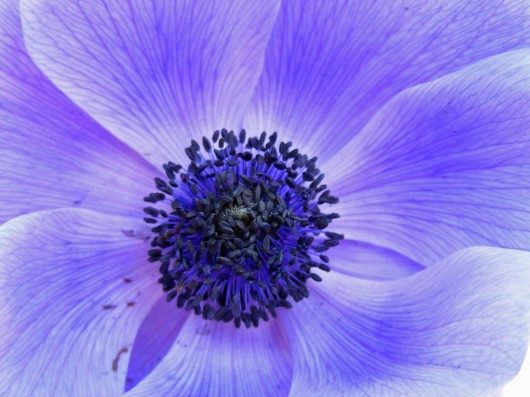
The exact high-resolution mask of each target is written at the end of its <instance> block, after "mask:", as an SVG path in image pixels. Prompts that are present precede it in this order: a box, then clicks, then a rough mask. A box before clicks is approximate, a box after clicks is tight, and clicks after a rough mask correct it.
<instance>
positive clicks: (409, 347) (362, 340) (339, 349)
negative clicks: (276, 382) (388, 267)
mask: <svg viewBox="0 0 530 397" xmlns="http://www.w3.org/2000/svg"><path fill="white" fill-rule="evenodd" d="M529 264H530V253H527V252H523V251H513V250H505V249H500V248H487V247H474V248H469V249H465V250H461V251H459V252H457V253H455V254H453V255H451V256H450V257H448V258H445V259H444V260H442V261H441V262H439V263H438V264H437V265H436V266H433V267H431V268H428V269H426V270H424V271H421V272H418V273H416V274H415V275H413V276H411V277H406V278H402V279H399V280H395V281H383V282H381V281H379V282H378V281H362V280H356V279H355V278H351V277H345V276H343V275H340V274H338V273H330V274H329V278H328V277H326V280H324V282H323V283H321V284H319V288H315V289H316V291H315V292H316V293H314V294H313V296H312V297H311V298H309V299H307V300H305V301H302V302H300V303H298V304H297V305H296V307H294V308H293V309H292V310H290V311H288V313H286V314H285V321H286V327H285V329H286V330H287V332H288V337H289V342H290V343H292V345H293V348H294V351H293V355H294V356H293V360H294V370H293V374H294V375H293V384H292V388H291V395H293V396H315V395H319V396H320V395H329V396H335V395H337V396H338V395H348V396H411V397H412V396H480V397H482V396H485V395H487V394H486V393H487V392H491V391H496V390H498V389H499V387H500V386H501V385H502V384H503V383H505V382H507V381H508V380H509V379H510V378H512V377H513V376H514V375H515V374H516V373H517V371H518V370H519V366H520V364H521V362H522V360H523V357H524V353H525V349H526V346H527V329H528V325H529V322H528V320H529V316H528V314H529V311H530V292H529V290H528V283H529V282H530V265H529ZM282 320H283V318H282Z"/></svg>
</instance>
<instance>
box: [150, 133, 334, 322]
mask: <svg viewBox="0 0 530 397" xmlns="http://www.w3.org/2000/svg"><path fill="white" fill-rule="evenodd" d="M276 140H277V133H276V132H275V133H273V134H271V135H270V136H269V137H268V139H267V134H266V133H265V132H263V133H262V134H261V136H260V137H252V138H249V139H246V134H245V131H244V130H242V131H241V132H240V133H239V134H238V135H237V136H236V134H234V133H233V132H232V131H230V132H229V131H227V130H225V129H223V130H222V131H215V133H214V134H213V137H212V141H213V143H212V142H211V141H210V140H209V139H208V138H203V139H202V146H203V148H204V150H203V151H201V147H200V145H199V144H198V143H197V142H196V141H195V140H192V142H191V146H190V147H187V148H186V149H185V151H186V154H187V156H188V157H189V158H190V160H191V161H190V164H189V166H188V168H187V170H186V169H184V168H183V167H182V166H180V165H178V164H175V163H173V162H169V163H167V164H164V170H165V172H166V175H167V177H168V179H167V180H162V179H160V178H155V184H156V188H157V190H158V191H157V192H156V193H151V194H150V195H149V196H147V197H145V198H144V201H146V202H148V203H153V204H155V203H160V204H163V205H164V208H155V207H154V206H150V207H146V208H144V211H145V213H146V214H147V215H148V217H146V218H144V220H145V222H147V223H149V224H153V225H156V226H154V227H153V228H152V231H153V232H154V233H155V236H154V237H153V240H152V242H151V246H152V249H150V250H149V252H148V254H149V260H150V261H151V262H160V273H161V274H162V277H161V278H160V279H159V282H160V283H161V284H162V288H163V290H164V291H165V292H166V293H167V300H168V301H172V300H173V299H175V298H176V301H177V306H178V307H180V308H184V309H186V310H193V311H194V312H195V313H196V314H198V315H202V316H203V317H204V318H205V319H209V320H212V319H213V320H218V321H225V322H231V321H233V322H234V323H235V325H236V327H239V326H240V325H241V323H242V322H243V323H244V324H245V326H247V327H250V326H255V327H257V326H258V324H259V320H260V319H262V320H265V321H267V320H269V318H270V316H272V317H276V315H277V314H276V309H277V308H279V307H283V308H290V307H291V306H292V304H291V301H290V300H292V301H294V302H298V301H300V300H301V299H303V298H307V297H308V296H309V291H308V288H307V286H306V283H307V281H308V280H309V279H312V280H315V281H321V280H322V279H321V277H320V276H319V275H318V274H316V273H314V272H313V271H312V270H314V269H316V268H318V269H320V270H323V271H326V272H327V271H329V270H330V267H329V266H328V262H329V259H328V257H327V256H325V255H323V254H322V253H323V252H324V251H326V250H327V249H328V248H330V247H333V246H336V245H338V244H339V242H340V240H341V239H342V238H343V236H342V235H340V234H337V233H333V232H323V230H324V229H326V227H327V226H328V225H329V224H330V223H331V222H332V220H333V219H335V218H338V216H339V215H338V214H336V213H324V212H322V209H321V208H320V207H321V206H322V205H324V204H335V203H337V202H338V199H337V198H336V197H335V196H332V195H331V194H330V191H329V190H328V189H327V186H326V185H324V184H322V181H323V178H324V174H322V173H321V172H320V170H319V169H318V168H316V161H317V158H316V157H313V158H308V157H307V156H306V155H304V154H301V153H300V152H299V151H298V149H293V148H292V147H291V146H292V143H291V142H287V143H286V142H281V143H280V144H279V145H278V146H276Z"/></svg>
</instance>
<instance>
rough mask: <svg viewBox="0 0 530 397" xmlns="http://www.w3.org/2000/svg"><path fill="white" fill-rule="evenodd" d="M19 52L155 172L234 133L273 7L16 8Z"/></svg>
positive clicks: (27, 4) (69, 1) (50, 4)
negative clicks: (192, 144)
mask: <svg viewBox="0 0 530 397" xmlns="http://www.w3.org/2000/svg"><path fill="white" fill-rule="evenodd" d="M21 9H22V14H23V16H24V32H25V39H26V45H27V46H28V49H29V52H30V53H31V55H32V57H33V59H34V60H35V62H36V63H37V65H39V67H41V69H42V70H43V71H44V73H45V74H46V75H47V76H48V77H49V78H50V79H51V80H52V81H53V82H54V83H55V84H57V86H59V87H60V88H61V89H62V90H63V91H64V92H65V93H66V94H67V95H68V96H69V97H70V98H72V99H73V100H74V101H75V102H76V103H77V104H78V105H80V106H81V107H82V108H83V109H84V110H86V111H87V112H88V113H89V114H90V115H91V116H92V117H94V118H95V119H96V120H97V121H99V122H100V123H101V124H102V125H103V126H105V127H106V128H108V129H109V130H110V131H111V132H112V133H114V134H115V135H116V136H117V137H119V138H120V139H121V140H123V141H124V142H126V143H127V144H129V145H130V146H131V147H133V148H134V149H136V150H137V151H138V152H139V153H141V154H142V155H144V156H145V157H146V158H147V159H149V160H150V161H151V162H152V163H153V164H155V165H157V166H160V165H161V164H162V163H164V162H166V161H168V160H170V159H173V160H179V161H180V160H184V159H185V155H184V151H183V149H184V146H186V145H188V144H189V140H190V138H192V137H195V138H197V137H199V136H201V135H205V134H208V135H209V134H211V133H212V132H213V130H214V129H219V128H222V127H225V126H226V127H232V128H236V127H237V126H238V125H239V122H240V116H241V112H242V111H243V109H244V108H245V107H246V104H247V102H248V101H249V99H250V96H251V95H252V92H253V89H254V86H255V83H256V81H257V79H258V77H259V73H260V70H261V64H262V62H263V53H264V51H265V45H266V43H267V39H268V37H269V34H270V30H271V28H272V25H273V23H274V20H275V16H276V13H277V9H278V4H277V2H276V1H274V2H227V1H210V0H200V1H193V2H183V1H182V2H181V1H178V2H174V1H154V2H146V1H143V0H133V1H129V2H122V1H106V0H93V1H90V2H83V3H80V2H79V1H75V0H65V1H61V2H60V3H58V2H56V1H47V0H24V1H22V6H21Z"/></svg>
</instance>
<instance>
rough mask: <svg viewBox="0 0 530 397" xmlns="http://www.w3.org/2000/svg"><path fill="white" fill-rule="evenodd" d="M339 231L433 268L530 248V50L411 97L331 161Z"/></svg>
mask: <svg viewBox="0 0 530 397" xmlns="http://www.w3.org/2000/svg"><path fill="white" fill-rule="evenodd" d="M330 169H333V173H332V174H330V175H329V177H330V178H329V180H330V183H331V185H332V186H334V188H335V194H337V195H338V196H339V197H340V198H341V203H339V205H338V209H337V211H338V212H339V213H340V214H341V218H340V219H338V220H337V223H336V226H335V227H337V228H340V229H341V230H342V231H343V232H344V233H345V234H347V235H348V236H350V237H351V238H353V239H357V240H360V241H365V242H369V243H372V244H376V245H380V246H383V247H387V248H390V249H393V250H394V251H396V252H399V253H401V254H403V255H405V256H407V257H409V258H411V259H413V260H414V261H417V262H419V263H421V264H422V265H427V266H428V265H430V264H432V263H434V262H436V261H437V260H439V259H441V258H442V257H444V256H446V255H448V254H450V253H452V252H454V251H456V250H458V249H460V248H464V247H468V246H473V245H491V246H498V247H505V248H515V249H525V250H528V249H530V243H529V242H530V51H528V50H518V51H513V52H510V53H506V54H503V55H499V56H496V57H492V58H490V59H488V60H485V61H482V62H480V63H477V64H475V65H473V66H471V67H469V68H466V69H464V70H462V71H460V72H458V73H455V74H453V75H450V76H446V77H444V78H441V79H439V80H436V81H434V82H431V83H427V84H424V85H421V86H417V87H415V88H411V89H409V90H407V91H404V92H403V93H401V94H400V95H399V96H398V97H396V98H395V99H394V100H392V101H391V102H389V103H388V104H387V105H386V106H385V107H384V108H383V109H381V111H380V112H378V113H377V115H376V116H375V117H374V118H373V119H372V120H371V122H370V123H369V124H368V125H367V126H366V127H365V128H364V129H363V131H362V132H361V133H360V134H358V135H357V136H356V137H355V138H354V139H353V140H352V141H351V142H350V144H349V145H348V146H346V147H345V148H344V149H343V150H342V151H341V152H339V153H338V154H337V156H336V157H334V159H333V160H331V161H330Z"/></svg>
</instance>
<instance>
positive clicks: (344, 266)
mask: <svg viewBox="0 0 530 397" xmlns="http://www.w3.org/2000/svg"><path fill="white" fill-rule="evenodd" d="M326 254H327V256H328V257H329V258H330V267H331V269H332V270H333V271H338V272H340V273H343V274H347V275H349V276H354V277H357V278H365V279H370V280H393V279H397V278H401V277H406V276H410V275H411V274H414V273H416V272H418V271H420V270H422V269H424V267H423V266H421V265H420V264H418V263H416V262H414V261H413V260H412V259H410V258H407V257H406V256H404V255H401V254H400V253H399V252H395V251H392V250H390V249H388V248H383V247H379V246H377V245H373V244H369V243H365V242H362V241H355V240H348V239H346V240H343V241H341V243H340V245H339V246H338V247H337V248H334V249H332V250H330V251H328V252H326Z"/></svg>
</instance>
